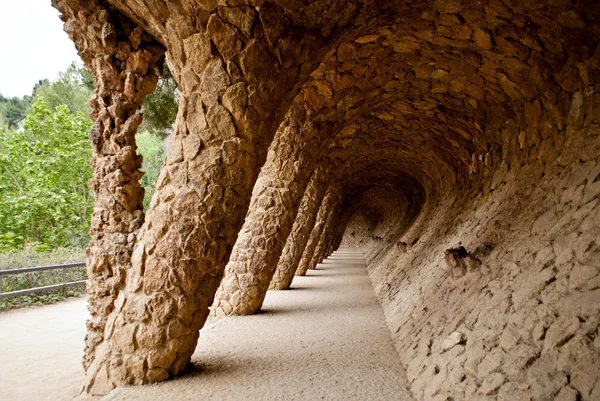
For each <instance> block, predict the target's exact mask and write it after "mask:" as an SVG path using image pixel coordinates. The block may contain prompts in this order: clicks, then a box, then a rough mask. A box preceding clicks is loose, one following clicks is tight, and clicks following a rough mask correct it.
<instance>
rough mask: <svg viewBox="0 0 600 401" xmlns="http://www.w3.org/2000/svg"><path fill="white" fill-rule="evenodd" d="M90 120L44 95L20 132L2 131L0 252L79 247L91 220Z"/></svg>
mask: <svg viewBox="0 0 600 401" xmlns="http://www.w3.org/2000/svg"><path fill="white" fill-rule="evenodd" d="M91 125H92V124H91V121H90V119H89V118H88V117H86V116H85V115H83V114H82V113H81V112H79V113H76V114H73V113H71V112H70V111H69V110H68V108H67V107H66V106H57V107H56V110H55V111H51V110H50V108H49V107H48V105H47V104H46V103H45V101H44V99H43V96H41V97H39V98H38V100H37V101H36V102H35V103H34V104H33V106H32V111H31V113H30V114H29V115H28V116H27V118H26V119H25V123H24V124H23V130H20V131H13V130H8V129H6V128H4V129H0V221H2V222H3V224H2V225H0V251H1V250H2V249H3V248H9V247H15V246H21V245H22V244H24V243H25V242H34V243H38V244H39V246H40V247H42V248H43V247H46V248H50V247H54V246H69V245H83V244H85V243H86V242H87V231H88V229H89V220H90V218H91V210H92V198H91V196H90V194H89V190H88V187H87V182H88V180H89V179H90V178H91V169H90V167H89V160H90V157H91V147H90V144H89V141H88V139H87V135H88V132H89V130H90V128H91Z"/></svg>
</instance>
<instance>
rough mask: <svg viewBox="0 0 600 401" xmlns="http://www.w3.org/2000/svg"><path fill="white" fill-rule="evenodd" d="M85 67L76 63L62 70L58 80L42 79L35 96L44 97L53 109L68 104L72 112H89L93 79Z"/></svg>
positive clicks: (36, 86)
mask: <svg viewBox="0 0 600 401" xmlns="http://www.w3.org/2000/svg"><path fill="white" fill-rule="evenodd" d="M90 80H92V78H91V75H90V73H89V72H87V70H86V69H85V68H84V67H81V66H78V65H77V64H75V63H71V65H70V66H69V67H68V68H67V69H66V71H64V72H61V73H60V74H59V77H58V79H57V80H56V81H54V82H50V81H48V80H47V79H44V80H40V81H38V83H37V84H36V85H35V87H34V89H33V96H34V98H35V99H37V98H38V97H40V96H43V97H44V102H45V103H46V105H47V106H48V108H49V109H50V110H52V111H54V110H56V108H57V107H58V106H61V105H64V106H67V108H68V109H69V111H70V112H71V113H83V114H85V115H86V116H87V114H88V112H89V105H88V100H89V98H90V95H91V93H92V90H93V80H92V81H91V82H92V83H91V88H90Z"/></svg>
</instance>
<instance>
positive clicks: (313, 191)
mask: <svg viewBox="0 0 600 401" xmlns="http://www.w3.org/2000/svg"><path fill="white" fill-rule="evenodd" d="M327 175H328V170H327V169H326V168H323V167H320V168H319V169H317V170H316V171H315V173H314V174H313V176H312V177H311V180H310V182H309V184H308V186H307V188H306V192H305V193H304V197H303V198H302V202H301V203H300V207H299V208H298V213H297V214H296V220H295V221H294V226H293V227H292V231H291V232H290V235H289V236H288V238H287V241H286V243H285V247H284V248H283V251H282V253H281V256H280V257H279V262H278V263H277V269H276V270H275V273H274V274H273V278H272V279H271V283H270V284H269V289H270V290H286V289H288V288H290V285H291V284H292V280H293V279H294V273H295V271H296V267H297V266H298V263H300V258H302V252H303V251H304V248H305V247H306V243H307V242H308V238H309V236H310V232H311V229H312V227H314V225H315V220H316V219H317V212H318V211H319V206H320V205H321V202H322V201H323V197H324V196H325V190H326V189H327V185H328V184H327V182H326V181H325V180H326V179H327V178H328V177H327Z"/></svg>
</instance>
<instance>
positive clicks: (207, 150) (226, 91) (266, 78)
mask: <svg viewBox="0 0 600 401" xmlns="http://www.w3.org/2000/svg"><path fill="white" fill-rule="evenodd" d="M53 4H54V5H55V7H56V8H57V9H59V10H60V11H61V13H62V15H63V17H62V18H63V20H64V21H65V30H66V31H67V32H68V33H69V35H70V36H71V37H72V38H73V41H74V42H75V44H76V46H77V48H78V50H79V52H80V54H81V56H82V59H83V60H84V62H85V63H86V65H87V66H88V68H89V69H90V70H91V71H92V73H93V74H94V76H95V84H96V91H95V93H94V96H93V99H92V101H91V102H92V118H93V119H94V120H95V121H96V124H95V126H94V129H93V131H92V133H91V139H92V142H93V146H94V159H93V161H92V166H93V167H94V172H95V176H94V179H93V180H92V183H91V186H92V188H93V190H94V192H95V193H96V207H95V210H94V217H93V219H94V220H93V222H92V242H91V244H90V248H89V251H88V273H89V276H90V294H91V295H90V301H89V302H90V311H91V314H92V318H91V320H90V321H89V322H88V336H87V341H86V356H85V359H84V367H85V368H86V371H87V378H88V379H87V385H86V388H85V390H86V391H87V392H89V393H92V394H103V393H106V392H107V391H109V390H110V389H111V388H113V387H115V386H122V385H125V384H143V383H149V382H156V381H162V380H166V379H168V378H172V377H175V376H178V375H180V374H181V373H182V372H183V370H184V368H185V366H186V364H187V363H188V362H189V360H190V357H191V354H192V352H193V350H194V349H195V346H196V343H197V340H198V331H199V329H200V328H201V327H202V326H203V324H204V322H205V320H206V318H207V316H208V313H209V307H210V306H211V305H212V304H213V299H214V302H215V305H214V306H213V310H214V311H215V313H216V314H248V313H253V312H256V311H257V310H259V309H260V308H261V306H262V303H263V300H264V297H265V294H266V291H267V289H268V288H271V289H285V288H288V287H289V285H290V283H291V280H292V279H293V274H294V273H295V274H298V275H302V274H305V273H306V271H307V269H309V268H314V267H315V266H316V264H317V262H319V261H320V260H322V259H323V258H324V257H326V256H327V255H328V254H330V253H331V251H332V250H333V249H336V248H337V247H338V246H340V244H342V245H343V246H344V247H357V248H358V247H360V248H362V249H363V250H364V252H365V254H366V255H367V263H368V270H369V274H370V277H371V281H372V283H373V286H374V288H375V291H376V293H377V295H378V297H379V301H380V303H381V305H382V307H383V310H384V313H385V315H386V319H387V322H388V325H389V329H390V331H391V334H392V337H393V340H394V342H395V345H396V348H397V350H398V353H399V358H400V360H401V361H402V363H403V364H404V366H405V367H406V369H407V372H408V379H409V386H410V390H411V392H412V394H413V396H414V398H415V399H416V400H439V401H443V400H455V401H456V400H498V401H501V400H502V401H503V400H553V399H556V400H563V399H564V400H585V401H588V400H590V401H591V400H598V399H600V369H599V368H600V332H599V330H600V329H599V323H600V241H599V240H598V238H600V200H599V199H598V198H599V196H600V47H599V46H598V45H599V42H600V3H598V2H597V1H594V0H572V1H571V0H549V1H539V0H521V1H512V0H481V1H462V0H418V1H417V0H403V1H383V0H359V1H342V0H326V1H325V0H324V1H312V2H306V1H300V0H285V1H284V0H273V1H265V0H260V1H258V0H256V1H254V0H244V1H225V0H218V1H217V0H179V1H163V0H152V1H150V0H107V1H102V0H86V1H83V0H54V1H53ZM165 56H166V57H165ZM163 58H165V59H166V62H167V63H168V65H169V67H170V69H171V71H172V72H173V74H174V76H175V77H176V79H177V81H178V83H179V88H180V91H181V100H180V105H179V114H178V117H177V121H176V124H175V135H174V139H173V145H172V146H171V148H170V150H169V152H168V155H167V157H166V160H165V164H164V166H163V168H162V170H161V173H160V176H159V179H158V183H157V188H156V193H155V195H154V197H153V200H152V202H151V205H150V208H149V210H148V211H147V213H146V215H145V216H144V213H143V210H142V202H141V200H142V197H143V196H142V195H143V194H142V190H141V187H140V186H139V184H138V180H139V178H140V175H141V173H140V172H139V166H140V163H141V161H140V160H139V158H138V157H137V156H136V155H135V137H134V134H135V131H136V128H137V126H138V125H139V123H140V121H141V116H140V114H139V113H138V110H139V109H140V106H141V104H142V102H143V99H144V97H145V96H146V95H147V94H148V93H150V92H151V91H152V90H153V89H154V86H155V84H156V75H155V74H154V67H155V66H158V65H160V63H162V62H163ZM244 216H245V221H244ZM219 285H220V288H219ZM218 288H219V290H218V291H217V289H218ZM215 293H216V294H217V295H216V298H215ZM357 324H360V322H357Z"/></svg>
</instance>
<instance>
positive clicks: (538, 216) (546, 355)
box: [342, 86, 600, 400]
mask: <svg viewBox="0 0 600 401" xmlns="http://www.w3.org/2000/svg"><path fill="white" fill-rule="evenodd" d="M596 90H597V88H595V87H592V86H588V87H585V88H583V89H582V90H579V91H576V92H575V93H573V94H570V95H567V94H564V95H566V96H568V99H569V102H567V103H566V104H565V107H563V108H562V113H563V114H562V115H559V116H558V119H555V117H556V116H553V115H551V114H550V113H547V112H546V113H540V114H538V115H537V117H536V119H535V120H533V121H532V120H527V121H526V124H528V125H530V126H535V127H541V129H542V130H543V129H554V130H557V129H558V131H554V132H555V135H556V136H555V137H550V138H548V139H542V141H541V143H538V144H537V145H538V146H539V147H540V148H542V149H544V151H543V152H540V154H537V153H536V156H537V157H535V158H531V153H530V152H531V151H532V150H533V149H534V146H531V147H529V148H526V149H525V150H524V151H523V152H521V151H520V150H519V151H516V152H515V153H513V154H512V155H513V156H514V158H513V159H512V161H510V160H508V159H507V158H506V157H505V158H504V159H503V160H502V162H501V163H500V166H499V167H498V169H497V170H495V171H490V172H487V173H486V174H484V175H482V176H481V178H479V179H481V181H482V182H483V183H484V188H483V191H481V192H478V191H474V190H473V189H468V188H465V189H464V190H463V192H462V193H461V191H453V192H449V193H446V194H445V196H444V197H443V198H442V199H440V200H439V201H438V203H437V205H436V207H435V208H429V209H427V210H424V212H423V214H422V215H421V216H419V218H418V220H417V221H416V223H415V224H414V225H413V226H412V227H411V228H410V230H409V231H408V232H407V233H405V234H404V235H402V236H396V237H395V238H394V244H393V245H389V244H384V243H382V242H381V241H378V240H376V239H373V235H372V233H373V230H372V229H371V227H369V226H368V225H364V224H360V223H359V221H358V220H355V221H356V223H355V225H349V226H348V230H347V231H346V235H345V238H344V241H343V242H342V243H345V244H353V243H356V242H355V241H356V240H355V239H354V238H352V236H351V232H348V231H349V230H353V231H356V230H357V227H356V224H358V225H360V227H361V228H360V230H362V231H360V232H361V234H362V235H361V236H362V238H361V241H362V243H361V244H360V245H362V246H363V247H364V249H366V250H367V252H368V255H369V272H370V275H371V278H372V281H373V283H374V287H375V289H376V292H377V294H378V297H379V299H380V301H381V303H382V306H383V308H384V311H385V314H386V317H387V320H388V324H389V327H390V330H391V333H392V336H393V339H394V341H395V343H396V346H397V349H398V352H399V354H400V357H401V359H402V361H403V362H404V363H405V365H406V367H407V374H408V379H409V381H410V387H411V391H412V392H413V394H414V395H415V397H416V398H417V399H419V400H434V399H435V400H449V399H453V400H475V399H477V400H529V399H532V400H551V399H555V397H556V399H557V400H579V399H581V400H596V399H598V398H599V397H600V376H599V374H598V366H600V351H599V349H600V343H599V341H600V332H599V329H600V328H599V319H600V317H599V316H600V315H599V312H600V309H599V308H600V307H599V305H600V243H599V242H598V238H599V234H600V214H599V213H600V201H599V199H598V197H599V194H600V184H599V182H600V158H599V155H600V127H599V125H598V123H599V122H600V119H599V117H600V115H599V114H598V110H599V106H600V104H599V103H598V102H599V101H600V96H599V95H598V94H597V93H595V91H596ZM557 124H558V125H559V127H560V125H562V127H560V128H559V127H557ZM542 135H543V133H542ZM518 141H519V139H518V137H515V138H513V139H511V142H510V143H508V144H507V147H512V149H518V148H519V146H518ZM546 141H549V142H550V144H547V143H544V142H546ZM554 144H556V145H554ZM557 145H558V146H557ZM504 154H505V155H510V154H511V152H510V151H506V152H505V153H504ZM474 186H478V185H477V184H475V183H474ZM367 232H368V233H367ZM459 244H462V246H464V247H466V249H467V250H468V251H469V252H470V253H471V254H472V255H473V256H475V257H477V258H478V259H479V260H481V262H482V265H481V266H480V267H479V268H478V269H476V270H475V271H473V272H469V273H468V274H466V275H465V276H464V277H460V278H456V279H455V278H453V277H452V272H451V271H450V270H451V268H450V267H449V266H448V265H447V263H446V262H445V261H444V251H445V250H446V249H448V248H452V247H455V246H457V245H459Z"/></svg>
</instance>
